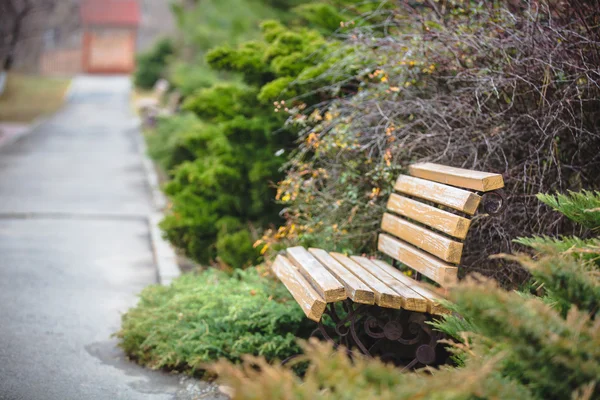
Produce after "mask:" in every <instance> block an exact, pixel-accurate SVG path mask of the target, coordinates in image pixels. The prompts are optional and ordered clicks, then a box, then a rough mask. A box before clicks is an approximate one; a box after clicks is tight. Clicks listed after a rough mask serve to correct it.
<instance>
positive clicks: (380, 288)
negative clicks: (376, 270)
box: [330, 253, 402, 309]
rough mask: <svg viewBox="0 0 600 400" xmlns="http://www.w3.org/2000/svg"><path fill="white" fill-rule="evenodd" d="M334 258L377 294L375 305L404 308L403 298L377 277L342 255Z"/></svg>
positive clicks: (332, 254) (336, 255)
mask: <svg viewBox="0 0 600 400" xmlns="http://www.w3.org/2000/svg"><path fill="white" fill-rule="evenodd" d="M330 254H331V256H332V257H333V258H335V259H336V260H337V261H339V262H340V263H341V264H342V265H343V266H344V267H346V268H347V269H348V270H349V271H350V272H352V273H353V274H354V275H356V276H357V277H358V278H359V279H360V280H361V281H363V282H364V283H366V284H367V286H369V287H370V288H371V289H372V290H373V293H374V294H375V304H377V305H378V306H381V307H387V308H396V309H399V308H401V307H402V297H401V296H400V295H398V294H397V293H396V292H394V291H393V290H392V289H391V288H389V287H387V286H386V285H385V284H384V283H383V282H381V281H380V280H379V279H377V277H375V276H374V275H373V274H371V273H370V272H369V271H367V270H366V269H364V268H363V267H362V266H361V265H360V264H357V263H356V262H355V261H352V260H351V259H350V258H349V257H346V256H345V255H343V254H340V253H330Z"/></svg>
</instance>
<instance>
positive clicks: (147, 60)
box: [133, 39, 175, 89]
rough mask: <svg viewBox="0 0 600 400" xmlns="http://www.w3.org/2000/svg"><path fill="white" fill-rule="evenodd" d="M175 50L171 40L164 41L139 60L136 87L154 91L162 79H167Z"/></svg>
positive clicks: (134, 78) (135, 73)
mask: <svg viewBox="0 0 600 400" xmlns="http://www.w3.org/2000/svg"><path fill="white" fill-rule="evenodd" d="M174 52H175V50H174V47H173V44H172V43H171V41H170V40H169V39H163V40H160V41H158V42H156V44H155V45H154V47H152V48H151V49H150V50H149V51H148V52H146V53H143V54H141V55H139V56H138V58H137V66H136V70H135V72H134V74H133V82H134V84H135V86H137V87H138V88H141V89H152V88H153V87H154V84H155V83H156V82H157V81H158V80H159V79H161V78H166V72H167V65H168V62H169V59H170V57H171V56H172V55H173V54H174Z"/></svg>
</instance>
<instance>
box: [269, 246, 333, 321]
mask: <svg viewBox="0 0 600 400" xmlns="http://www.w3.org/2000/svg"><path fill="white" fill-rule="evenodd" d="M271 269H272V270H273V272H274V273H275V275H276V276H277V278H279V280H280V281H281V282H282V283H283V284H284V285H285V287H286V288H287V289H288V290H289V291H290V293H291V294H292V296H293V297H294V299H295V300H296V302H297V303H298V305H300V307H301V308H302V311H304V314H306V316H307V317H308V318H309V319H312V320H313V321H315V322H319V321H320V320H321V317H322V316H323V313H324V312H325V307H326V306H327V303H325V300H324V299H323V298H321V296H319V294H318V293H317V292H316V291H315V289H313V287H312V286H311V285H310V283H308V282H307V281H306V279H304V277H303V276H302V274H301V273H300V272H299V271H298V270H297V269H296V267H295V266H293V265H292V263H291V262H290V261H289V260H288V259H287V258H285V257H284V256H282V255H278V256H277V258H276V259H275V262H274V263H273V266H272V267H271Z"/></svg>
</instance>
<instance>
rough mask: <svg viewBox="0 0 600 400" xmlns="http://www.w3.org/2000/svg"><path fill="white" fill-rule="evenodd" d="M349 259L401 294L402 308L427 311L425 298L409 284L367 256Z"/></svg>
mask: <svg viewBox="0 0 600 400" xmlns="http://www.w3.org/2000/svg"><path fill="white" fill-rule="evenodd" d="M351 259H352V260H354V261H356V262H357V263H359V264H360V265H362V266H363V268H365V269H366V270H368V271H369V272H371V273H372V274H373V275H375V276H376V277H377V278H378V279H379V280H380V281H382V282H383V283H384V284H386V285H387V286H388V287H389V288H391V289H393V290H394V291H395V292H396V293H398V294H399V295H400V296H402V308H404V309H405V310H409V311H417V312H427V307H428V301H427V299H425V298H424V297H423V296H421V295H420V294H418V293H417V292H415V291H414V290H412V289H411V288H410V287H409V286H407V285H405V284H404V283H402V282H400V281H398V280H397V279H395V278H394V277H392V276H391V275H390V274H388V273H387V272H386V271H385V270H384V269H382V268H381V267H379V266H378V265H377V264H375V263H374V262H373V261H371V260H369V259H368V258H365V257H358V256H353V257H351Z"/></svg>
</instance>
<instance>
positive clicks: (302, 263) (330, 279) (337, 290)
mask: <svg viewBox="0 0 600 400" xmlns="http://www.w3.org/2000/svg"><path fill="white" fill-rule="evenodd" d="M286 252H287V256H288V258H289V260H290V261H291V262H292V264H294V265H295V266H296V267H298V271H300V273H301V274H302V275H304V277H305V278H306V279H307V280H308V281H309V282H310V283H311V284H312V286H313V288H314V289H315V290H316V291H317V293H319V294H320V295H321V297H323V298H324V299H325V301H326V302H327V303H333V302H336V301H340V300H344V299H346V297H347V295H346V288H345V287H344V285H343V284H342V283H340V282H339V281H338V280H337V279H335V277H334V276H333V275H332V274H331V272H329V271H328V270H327V268H325V267H324V266H323V265H322V264H321V263H320V262H319V261H318V260H317V259H316V258H315V257H314V256H313V255H312V254H310V253H309V252H308V251H307V250H306V249H305V248H304V247H301V246H298V247H290V248H288V249H287V250H286Z"/></svg>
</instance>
